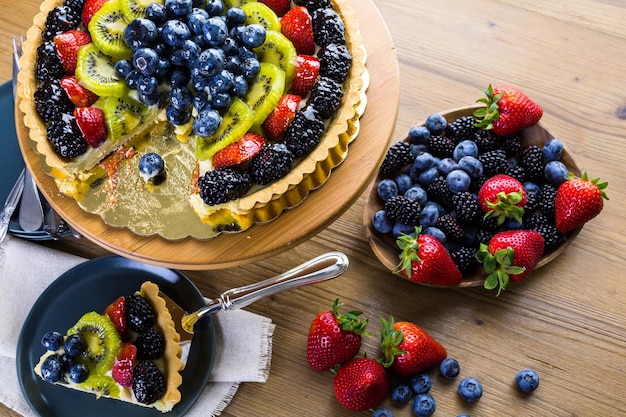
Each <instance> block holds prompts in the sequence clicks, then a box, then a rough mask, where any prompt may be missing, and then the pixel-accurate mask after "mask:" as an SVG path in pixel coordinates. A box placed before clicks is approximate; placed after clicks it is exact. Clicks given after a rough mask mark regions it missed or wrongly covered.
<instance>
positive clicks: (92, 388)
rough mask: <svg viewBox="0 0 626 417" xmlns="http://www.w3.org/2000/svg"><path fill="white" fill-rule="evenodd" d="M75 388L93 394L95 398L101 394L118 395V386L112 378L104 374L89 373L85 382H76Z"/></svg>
mask: <svg viewBox="0 0 626 417" xmlns="http://www.w3.org/2000/svg"><path fill="white" fill-rule="evenodd" d="M77 388H78V389H80V390H82V391H87V392H91V393H93V394H95V395H96V398H100V397H102V396H106V397H113V398H119V397H120V387H119V386H118V385H117V384H116V383H115V380H114V379H113V378H111V377H110V376H106V375H90V376H89V377H88V378H87V379H86V380H85V382H81V383H80V384H78V385H77Z"/></svg>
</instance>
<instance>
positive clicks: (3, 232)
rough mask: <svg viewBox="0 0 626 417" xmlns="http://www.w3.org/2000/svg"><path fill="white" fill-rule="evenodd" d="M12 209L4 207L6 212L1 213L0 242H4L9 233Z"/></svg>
mask: <svg viewBox="0 0 626 417" xmlns="http://www.w3.org/2000/svg"><path fill="white" fill-rule="evenodd" d="M9 208H10V207H6V206H5V207H4V210H2V212H1V213H0V242H3V241H4V238H5V237H6V236H7V232H8V231H9V223H11V215H12V214H13V210H15V207H13V210H8V209H9Z"/></svg>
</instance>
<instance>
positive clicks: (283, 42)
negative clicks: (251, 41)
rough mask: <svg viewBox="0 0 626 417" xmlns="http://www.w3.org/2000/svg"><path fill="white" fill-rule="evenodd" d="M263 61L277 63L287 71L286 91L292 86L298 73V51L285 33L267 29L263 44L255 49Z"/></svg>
mask: <svg viewBox="0 0 626 417" xmlns="http://www.w3.org/2000/svg"><path fill="white" fill-rule="evenodd" d="M254 52H256V53H257V55H258V57H259V60H260V61H261V62H268V63H270V64H274V65H276V66H277V67H278V68H280V69H282V70H283V71H285V91H287V90H289V88H290V87H291V82H292V81H293V77H294V76H295V74H296V60H297V59H298V53H297V52H296V48H295V47H294V46H293V43H291V41H290V40H289V39H287V37H286V36H285V35H283V34H282V33H280V32H275V31H273V30H269V31H267V36H266V37H265V42H264V43H263V45H261V46H259V47H258V48H255V49H254Z"/></svg>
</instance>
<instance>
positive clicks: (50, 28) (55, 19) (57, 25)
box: [41, 6, 81, 40]
mask: <svg viewBox="0 0 626 417" xmlns="http://www.w3.org/2000/svg"><path fill="white" fill-rule="evenodd" d="M80 14H81V12H80V11H79V12H76V11H75V10H74V9H73V8H72V7H69V6H57V7H55V8H54V9H52V10H51V11H50V13H48V16H47V18H46V24H45V27H44V30H43V31H42V32H41V36H42V37H43V39H44V40H52V38H54V37H55V36H56V35H58V34H61V33H63V32H67V31H68V30H72V29H76V28H77V27H78V25H79V24H80Z"/></svg>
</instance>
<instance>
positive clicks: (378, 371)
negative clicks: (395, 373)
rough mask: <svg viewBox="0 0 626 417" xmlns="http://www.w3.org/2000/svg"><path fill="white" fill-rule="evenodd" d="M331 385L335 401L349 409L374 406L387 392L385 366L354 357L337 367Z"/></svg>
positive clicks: (356, 409)
mask: <svg viewBox="0 0 626 417" xmlns="http://www.w3.org/2000/svg"><path fill="white" fill-rule="evenodd" d="M333 387H334V389H335V397H336V398H337V401H339V403H340V404H341V405H342V406H344V407H345V408H347V409H348V410H351V411H364V410H368V409H370V408H374V407H376V406H377V405H378V404H380V403H381V402H382V401H383V400H384V399H385V397H387V395H388V393H389V382H388V379H387V374H386V373H385V368H383V366H382V365H381V364H380V363H379V362H378V361H376V360H374V359H369V358H354V359H352V360H351V361H350V362H348V363H346V364H345V365H343V366H342V367H341V368H339V370H338V371H337V374H336V375H335V379H334V380H333Z"/></svg>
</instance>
